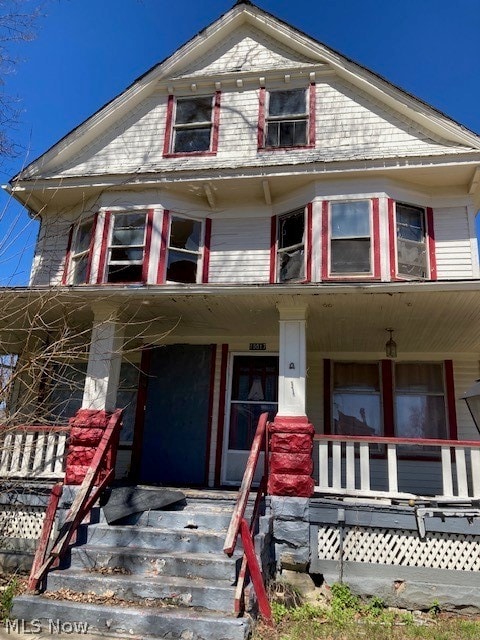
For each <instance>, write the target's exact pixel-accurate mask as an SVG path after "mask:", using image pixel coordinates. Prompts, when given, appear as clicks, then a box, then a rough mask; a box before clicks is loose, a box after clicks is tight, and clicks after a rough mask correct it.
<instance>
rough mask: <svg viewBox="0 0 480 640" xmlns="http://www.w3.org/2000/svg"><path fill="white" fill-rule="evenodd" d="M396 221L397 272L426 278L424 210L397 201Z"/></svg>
mask: <svg viewBox="0 0 480 640" xmlns="http://www.w3.org/2000/svg"><path fill="white" fill-rule="evenodd" d="M396 223H397V272H398V274H399V275H402V276H407V277H412V278H426V277H427V273H428V267H427V244H426V220H425V210H424V209H422V208H420V207H414V206H412V205H409V204H400V203H397V205H396Z"/></svg>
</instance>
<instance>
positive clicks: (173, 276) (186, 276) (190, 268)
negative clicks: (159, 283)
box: [167, 249, 198, 283]
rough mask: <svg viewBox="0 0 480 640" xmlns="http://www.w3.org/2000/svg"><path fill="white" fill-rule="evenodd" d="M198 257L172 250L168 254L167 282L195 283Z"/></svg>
mask: <svg viewBox="0 0 480 640" xmlns="http://www.w3.org/2000/svg"><path fill="white" fill-rule="evenodd" d="M197 262H198V256H197V255H194V254H191V253H183V252H180V251H174V250H172V249H170V250H169V252H168V263H167V280H170V281H171V282H184V283H188V282H196V281H197Z"/></svg>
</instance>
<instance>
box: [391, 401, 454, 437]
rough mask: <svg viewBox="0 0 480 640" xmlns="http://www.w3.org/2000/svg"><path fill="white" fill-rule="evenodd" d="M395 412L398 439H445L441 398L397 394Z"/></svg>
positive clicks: (443, 404)
mask: <svg viewBox="0 0 480 640" xmlns="http://www.w3.org/2000/svg"><path fill="white" fill-rule="evenodd" d="M395 410H396V429H395V435H396V436H398V437H399V438H446V437H447V424H446V418H445V402H444V398H443V396H425V395H411V394H409V395H402V394H397V396H396V399H395Z"/></svg>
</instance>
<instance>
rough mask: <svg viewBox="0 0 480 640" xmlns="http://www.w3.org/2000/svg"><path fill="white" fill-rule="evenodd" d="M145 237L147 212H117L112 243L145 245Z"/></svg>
mask: <svg viewBox="0 0 480 640" xmlns="http://www.w3.org/2000/svg"><path fill="white" fill-rule="evenodd" d="M144 238H145V213H127V214H115V215H114V219H113V231H112V245H114V246H118V245H137V246H138V245H143V243H144Z"/></svg>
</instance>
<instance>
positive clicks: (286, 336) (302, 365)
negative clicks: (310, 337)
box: [277, 304, 307, 417]
mask: <svg viewBox="0 0 480 640" xmlns="http://www.w3.org/2000/svg"><path fill="white" fill-rule="evenodd" d="M277 309H278V311H279V313H280V322H279V324H280V336H279V346H280V356H279V375H278V415H279V416H295V417H303V416H306V397H305V394H306V391H305V389H306V384H305V378H306V374H307V355H306V351H307V349H306V318H307V306H306V305H303V306H287V305H281V304H279V305H278V306H277Z"/></svg>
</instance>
